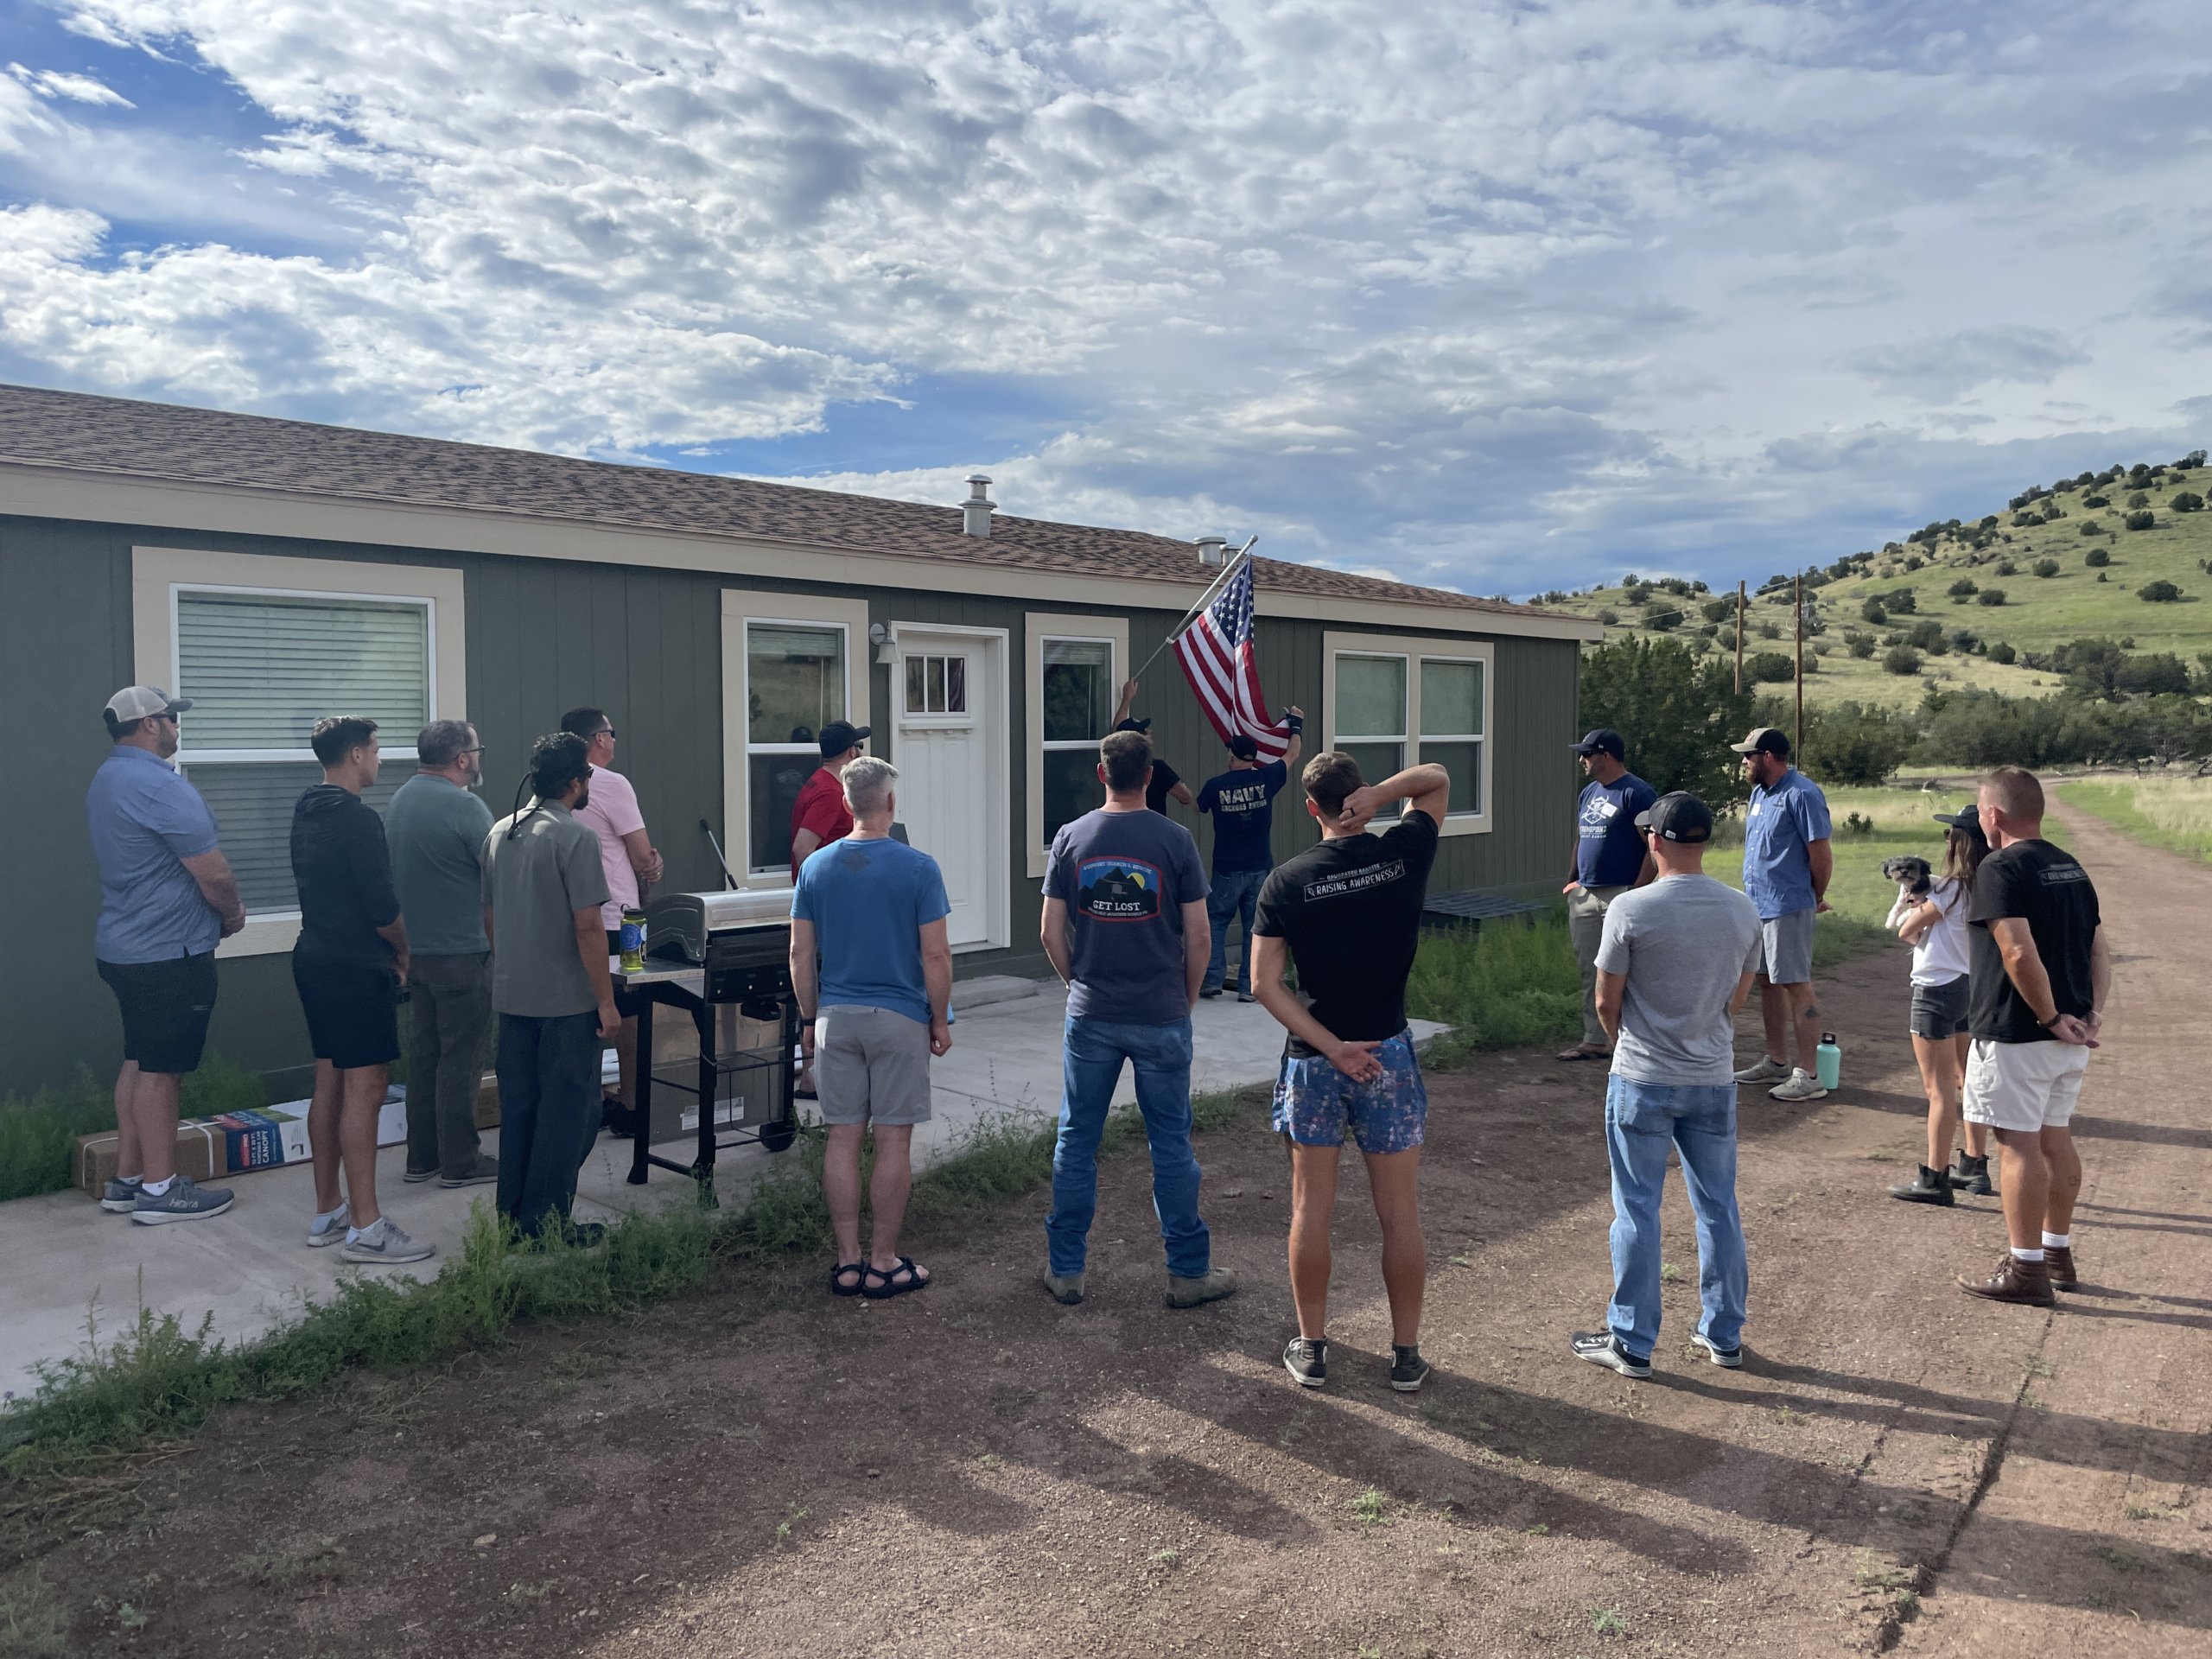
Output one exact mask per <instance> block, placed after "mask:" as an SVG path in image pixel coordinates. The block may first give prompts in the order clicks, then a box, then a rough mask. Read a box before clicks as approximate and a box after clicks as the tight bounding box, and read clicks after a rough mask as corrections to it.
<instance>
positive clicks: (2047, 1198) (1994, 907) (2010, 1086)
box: [1959, 766, 2112, 1307]
mask: <svg viewBox="0 0 2212 1659" xmlns="http://www.w3.org/2000/svg"><path fill="white" fill-rule="evenodd" d="M1980 807H1981V824H1982V829H1983V830H1984V831H1985V832H1986V834H1987V836H1988V837H1989V844H1990V846H1991V847H1992V848H1993V849H1994V850H1993V851H1992V852H1991V854H1990V855H1989V856H1988V857H1986V858H1985V859H1983V860H1982V861H1981V868H1980V871H1979V872H1978V873H1977V874H1976V875H1975V877H1974V909H1973V911H1972V912H1970V913H1969V914H1968V917H1967V920H1968V922H1969V923H1970V924H1971V925H1972V929H1973V934H1974V940H1973V950H1974V962H1973V969H1972V973H1971V979H1972V982H1973V994H1972V1002H1971V1005H1970V1007H1969V1008H1968V1012H1967V1028H1968V1030H1969V1031H1971V1032H1972V1033H1973V1036H1974V1052H1973V1054H1972V1055H1971V1057H1970V1058H1968V1059H1967V1077H1966V1118H1967V1122H1969V1123H1982V1124H1986V1125H1987V1126H1988V1127H1989V1128H1990V1129H1991V1131H1992V1132H1993V1133H1994V1134H1995V1135H1996V1136H1997V1140H1998V1143H1999V1145H2000V1146H2002V1147H2004V1148H2005V1186H2004V1192H2003V1197H2004V1202H2005V1235H2006V1237H2007V1240H2008V1242H2009V1244H2010V1248H2009V1249H2007V1250H2006V1251H2005V1258H2004V1260H2003V1261H2001V1262H1999V1263H1998V1264H1997V1271H1996V1272H1994V1273H1993V1274H1990V1275H1989V1277H1988V1278H1986V1279H1967V1278H1964V1277H1961V1279H1960V1281H1959V1287H1960V1288H1961V1289H1962V1290H1964V1291H1965V1292H1967V1294H1969V1295H1972V1296H1983V1297H1986V1298H1988V1300H1991V1301H1993V1302H2024V1303H2027V1304H2028V1305H2030V1306H2035V1307H2049V1306H2051V1304H2052V1302H2053V1301H2054V1300H2056V1298H2055V1297H2054V1296H2053V1295H2052V1294H2051V1293H2052V1291H2053V1290H2054V1288H2055V1289H2058V1290H2071V1289H2073V1288H2074V1287H2075V1284H2076V1283H2077V1282H2078V1281H2077V1279H2076V1277H2075V1267H2074V1239H2073V1235H2072V1233H2071V1231H2070V1229H2071V1227H2072V1225H2073V1219H2074V1200H2075V1197H2076V1196H2077V1195H2078V1194H2079V1193H2080V1192H2081V1191H2082V1158H2081V1154H2079V1153H2077V1152H2075V1149H2074V1134H2073V1130H2072V1129H2071V1128H2069V1125H2070V1124H2071V1123H2072V1122H2073V1121H2074V1103H2075V1101H2076V1100H2078V1099H2079V1098H2080V1097H2081V1094H2082V1074H2083V1073H2084V1072H2086V1071H2088V1068H2089V1051H2090V1050H2091V1049H2093V1048H2094V1047H2095V1046H2097V1029H2098V1027H2100V1026H2101V1024H2102V1023H2103V1017H2104V1016H2103V1009H2104V1006H2105V1001H2106V998H2107V996H2108V995H2110V993H2111V990H2112V957H2111V956H2110V954H2109V952H2108V951H2107V949H2106V946H2105V934H2104V927H2103V924H2102V921H2101V918H2100V917H2099V915H2098V913H2097V890H2096V888H2095V887H2092V886H2091V885H2090V883H2089V873H2088V871H2087V870H2085V869H2083V868H2082V867H2081V865H2080V864H2078V863H2076V862H2075V861H2074V858H2073V856H2072V855H2070V854H2068V853H2065V852H2063V851H2061V850H2060V849H2058V848H2056V847H2054V846H2052V845H2051V844H2050V842H2047V841H2045V840H2044V839H2043V785H2041V784H2040V783H2038V782H2037V780H2036V777H2035V774H2034V773H2033V772H2025V771H2023V770H2022V769H2021V768H2020V767H2018V766H1999V768H1998V769H1997V770H1996V771H1994V772H1991V773H1990V774H1989V776H1988V777H1987V778H1986V779H1983V781H1982V785H1981V803H1980Z"/></svg>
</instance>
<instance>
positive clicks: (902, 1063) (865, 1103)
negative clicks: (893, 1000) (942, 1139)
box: [814, 1002, 930, 1128]
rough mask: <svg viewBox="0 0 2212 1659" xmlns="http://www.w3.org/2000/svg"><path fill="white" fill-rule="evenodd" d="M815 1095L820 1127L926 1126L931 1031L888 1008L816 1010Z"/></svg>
mask: <svg viewBox="0 0 2212 1659" xmlns="http://www.w3.org/2000/svg"><path fill="white" fill-rule="evenodd" d="M814 1092H815V1096H816V1100H817V1104H818V1105H819V1106H820V1107H821V1109H822V1121H823V1122H824V1123H837V1124H846V1123H867V1122H871V1121H873V1122H876V1123H880V1124H882V1125H884V1126H886V1127H887V1128H893V1127H897V1126H899V1125H900V1124H906V1123H926V1122H929V1121H930V1028H929V1027H927V1026H925V1025H924V1024H923V1023H922V1022H921V1021H920V1020H913V1019H909V1018H908V1017H907V1016H906V1015H905V1014H899V1013H896V1012H894V1011H893V1010H892V1009H890V1008H871V1007H861V1005H859V1004H856V1003H850V1002H839V1003H833V1004H832V1005H830V1006H829V1007H826V1008H822V1009H819V1010H817V1013H816V1014H815V1021H814Z"/></svg>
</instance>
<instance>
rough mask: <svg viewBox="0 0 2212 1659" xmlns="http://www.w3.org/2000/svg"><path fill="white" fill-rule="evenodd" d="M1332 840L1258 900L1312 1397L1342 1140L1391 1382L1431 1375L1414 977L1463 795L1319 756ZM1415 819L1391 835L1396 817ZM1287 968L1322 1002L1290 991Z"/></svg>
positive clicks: (1297, 1368) (1300, 1349)
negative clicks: (1368, 1202) (1410, 1017)
mask: <svg viewBox="0 0 2212 1659" xmlns="http://www.w3.org/2000/svg"><path fill="white" fill-rule="evenodd" d="M1300 781H1301V782H1303V783H1304V785H1305V786H1306V811H1307V812H1308V813H1309V814H1310V815H1311V816H1312V817H1313V821H1314V822H1315V823H1318V824H1319V825H1320V827H1321V844H1320V845H1319V846H1318V847H1313V848H1310V849H1307V850H1306V851H1305V852H1303V853H1300V855H1298V856H1297V857H1295V858H1294V859H1291V860H1289V861H1287V862H1285V863H1283V864H1281V865H1278V866H1277V867H1276V868H1275V871H1274V874H1272V875H1270V876H1269V877H1268V880H1267V885H1266V886H1265V887H1262V889H1261V890H1260V908H1259V919H1258V921H1257V922H1256V924H1255V926H1254V929H1253V953H1252V978H1253V982H1254V987H1255V989H1256V990H1257V991H1258V993H1259V998H1260V1001H1261V1003H1262V1005H1263V1006H1264V1007H1266V1008H1267V1010H1268V1013H1269V1014H1273V1015H1274V1017H1275V1018H1276V1019H1277V1020H1280V1021H1281V1023H1282V1026H1283V1028H1284V1029H1285V1030H1287V1032H1288V1033H1290V1038H1289V1041H1288V1042H1287V1045H1286V1046H1285V1048H1284V1052H1283V1058H1282V1070H1281V1073H1280V1075H1279V1076H1278V1077H1277V1078H1276V1081H1275V1097H1274V1126H1275V1128H1277V1129H1279V1130H1281V1133H1282V1136H1283V1140H1284V1141H1285V1142H1286V1143H1287V1145H1288V1146H1289V1147H1290V1168H1291V1177H1290V1184H1291V1215H1290V1292H1291V1296H1292V1299H1293V1300H1294V1301H1295V1302H1296V1303H1297V1305H1298V1336H1297V1338H1296V1339H1295V1340H1294V1341H1293V1342H1292V1343H1291V1344H1290V1345H1289V1346H1288V1347H1287V1348H1286V1349H1284V1351H1283V1357H1282V1360H1283V1364H1284V1366H1285V1367H1286V1368H1287V1370H1289V1372H1290V1374H1291V1375H1292V1376H1294V1377H1296V1378H1297V1379H1298V1381H1299V1382H1300V1383H1303V1384H1304V1385H1305V1386H1306V1387H1307V1388H1310V1389H1318V1388H1319V1387H1320V1386H1321V1385H1322V1383H1324V1382H1325V1380H1326V1378H1327V1374H1328V1373H1327V1364H1328V1348H1329V1342H1328V1335H1327V1323H1326V1319H1327V1313H1328V1302H1329V1265H1330V1260H1329V1214H1330V1211H1332V1209H1333V1208H1334V1207H1335V1205H1336V1201H1337V1161H1338V1154H1341V1153H1342V1152H1343V1151H1344V1133H1345V1131H1346V1130H1347V1129H1349V1130H1350V1131H1351V1137H1352V1140H1353V1141H1354V1142H1355V1143H1357V1146H1358V1147H1359V1149H1360V1152H1361V1153H1362V1154H1363V1155H1364V1156H1365V1158H1366V1160H1367V1180H1368V1186H1369V1189H1370V1191H1371V1192H1373V1194H1374V1197H1375V1213H1376V1218H1377V1219H1378V1220H1379V1221H1381V1223H1382V1224H1383V1288H1384V1290H1385V1291H1386V1292H1387V1293H1388V1294H1389V1300H1390V1358H1391V1364H1390V1386H1391V1387H1392V1388H1394V1389H1397V1390H1398V1391H1399V1392H1400V1393H1402V1394H1411V1393H1413V1392H1414V1390H1415V1389H1419V1388H1420V1387H1421V1383H1422V1381H1423V1380H1424V1379H1425V1378H1426V1377H1427V1376H1428V1362H1427V1361H1426V1360H1424V1359H1423V1358H1422V1357H1421V1293H1422V1290H1423V1287H1424V1286H1425V1284H1426V1281H1427V1258H1426V1255H1425V1254H1424V1251H1425V1248H1426V1247H1425V1246H1424V1244H1423V1243H1422V1240H1421V1206H1420V1202H1419V1198H1418V1196H1417V1193H1416V1182H1417V1179H1418V1178H1419V1175H1420V1172H1421V1141H1422V1137H1423V1133H1424V1130H1425V1128H1426V1126H1427V1119H1428V1095H1427V1090H1426V1089H1425V1087H1424V1086H1423V1084H1422V1083H1421V1061H1420V1059H1419V1058H1418V1057H1417V1056H1416V1055H1415V1054H1414V1046H1413V1033H1411V1032H1410V1031H1409V1030H1408V1028H1407V1026H1406V976H1408V974H1410V973H1411V972H1412V971H1413V965H1414V950H1415V948H1416V947H1417V946H1418V945H1419V944H1420V942H1421V901H1422V898H1423V895H1424V893H1426V891H1427V886H1428V872H1429V867H1430V866H1431V865H1432V864H1433V863H1434V862H1435V861H1436V838H1437V834H1438V831H1439V829H1440V828H1441V826H1442V824H1443V823H1444V814H1445V811H1446V805H1447V804H1448V802H1449V801H1450V798H1451V791H1452V779H1451V775H1450V774H1449V773H1448V772H1446V771H1445V770H1444V768H1443V767H1441V766H1414V767H1411V768H1409V769H1408V770H1407V771H1405V772H1400V773H1398V774H1397V776H1395V778H1391V779H1388V780H1387V781H1386V782H1383V783H1380V784H1376V785H1362V783H1361V782H1360V777H1359V766H1358V763H1357V761H1355V760H1353V759H1352V758H1351V756H1350V755H1348V754H1342V753H1333V752H1332V753H1326V754H1320V755H1316V756H1315V757H1314V758H1313V762H1312V763H1311V764H1310V765H1309V766H1307V767H1306V771H1305V773H1304V775H1303V777H1302V779H1300ZM1397 801H1409V802H1411V803H1412V807H1411V810H1408V811H1407V812H1406V813H1405V815H1404V816H1403V817H1401V818H1400V819H1399V820H1398V822H1397V823H1396V824H1395V826H1393V827H1392V828H1390V829H1386V830H1384V831H1383V833H1382V834H1381V835H1379V836H1376V835H1370V834H1369V833H1368V831H1367V826H1368V824H1369V823H1370V821H1371V820H1372V819H1373V818H1374V817H1375V816H1376V813H1377V812H1379V811H1380V810H1382V809H1383V807H1385V806H1388V805H1389V804H1392V803H1394V802H1397ZM1286 958H1287V959H1288V961H1290V962H1293V963H1296V964H1297V968H1298V982H1299V986H1300V989H1302V990H1303V991H1304V992H1305V993H1306V996H1308V997H1310V998H1311V999H1312V1002H1311V1005H1310V1006H1309V1005H1308V1004H1307V1003H1306V1002H1305V1001H1301V1000H1300V997H1299V995H1298V994H1297V993H1296V992H1294V991H1293V990H1292V989H1291V988H1289V987H1288V986H1287V985H1286V984H1284V983H1283V969H1284V966H1285V963H1286Z"/></svg>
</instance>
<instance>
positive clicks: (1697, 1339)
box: [1690, 1331, 1744, 1371]
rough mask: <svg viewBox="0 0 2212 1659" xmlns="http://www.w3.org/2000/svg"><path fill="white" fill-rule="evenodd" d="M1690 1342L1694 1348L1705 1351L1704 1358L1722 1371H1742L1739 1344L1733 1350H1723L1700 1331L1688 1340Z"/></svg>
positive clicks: (1742, 1360)
mask: <svg viewBox="0 0 2212 1659" xmlns="http://www.w3.org/2000/svg"><path fill="white" fill-rule="evenodd" d="M1690 1341H1691V1342H1692V1343H1694V1344H1695V1345H1696V1346H1698V1347H1700V1348H1701V1349H1703V1350H1704V1351H1705V1357H1707V1359H1709V1360H1711V1361H1712V1362H1713V1363H1714V1364H1716V1365H1718V1366H1719V1367H1720V1369H1721V1370H1724V1371H1740V1370H1743V1369H1744V1349H1743V1344H1741V1343H1738V1344H1737V1345H1736V1346H1735V1347H1733V1348H1723V1347H1720V1346H1719V1345H1718V1344H1716V1343H1714V1341H1713V1338H1711V1337H1708V1336H1707V1335H1706V1334H1705V1332H1702V1331H1700V1332H1696V1333H1695V1334H1694V1335H1693V1336H1692V1337H1691V1338H1690Z"/></svg>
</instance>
